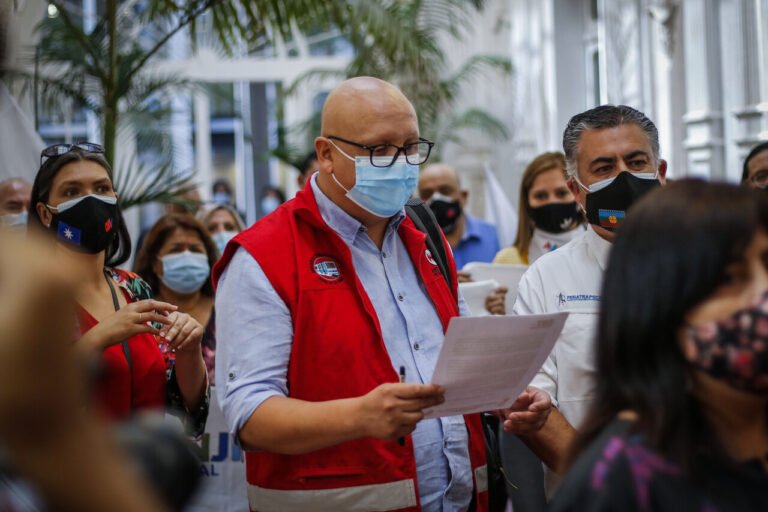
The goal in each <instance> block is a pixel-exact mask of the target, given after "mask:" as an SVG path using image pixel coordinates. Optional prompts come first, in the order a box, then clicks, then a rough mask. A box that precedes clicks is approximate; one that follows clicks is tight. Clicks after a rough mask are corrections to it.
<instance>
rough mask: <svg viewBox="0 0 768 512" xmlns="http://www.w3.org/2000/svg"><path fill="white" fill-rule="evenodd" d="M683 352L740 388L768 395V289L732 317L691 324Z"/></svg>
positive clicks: (700, 367) (701, 367) (703, 369)
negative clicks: (750, 304)
mask: <svg viewBox="0 0 768 512" xmlns="http://www.w3.org/2000/svg"><path fill="white" fill-rule="evenodd" d="M683 355H684V357H685V359H686V360H687V361H688V362H689V363H691V364H692V365H693V366H694V367H695V368H697V369H699V370H702V371H704V372H706V373H707V374H709V375H710V376H712V377H714V378H716V379H719V380H722V381H724V382H726V383H727V384H728V385H730V386H732V387H734V388H736V389H740V390H743V391H747V392H750V393H754V394H759V395H768V292H766V293H765V294H763V296H762V297H760V299H759V300H758V301H757V302H756V303H755V304H753V305H752V306H750V307H748V308H745V309H742V310H739V311H737V312H736V313H734V314H733V315H731V316H729V317H728V318H725V319H722V320H713V321H711V322H707V323H705V324H702V325H698V326H696V327H689V328H688V330H687V331H686V334H685V339H684V353H683Z"/></svg>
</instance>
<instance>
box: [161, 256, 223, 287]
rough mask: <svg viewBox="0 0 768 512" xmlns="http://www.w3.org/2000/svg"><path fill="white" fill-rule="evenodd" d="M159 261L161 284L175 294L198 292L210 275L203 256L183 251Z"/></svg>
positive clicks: (206, 260) (206, 258)
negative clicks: (161, 267)
mask: <svg viewBox="0 0 768 512" xmlns="http://www.w3.org/2000/svg"><path fill="white" fill-rule="evenodd" d="M160 261H162V262H163V277H162V278H161V279H162V281H163V284H164V285H165V286H167V287H168V288H170V289H171V290H173V291H174V292H176V293H182V294H186V293H194V292H196V291H198V290H199V289H200V288H202V287H203V285H204V284H205V280H206V279H208V276H209V275H210V274H211V267H210V266H209V265H208V256H206V255H205V254H201V253H197V252H190V251H184V252H180V253H175V254H166V255H165V256H163V257H162V258H160Z"/></svg>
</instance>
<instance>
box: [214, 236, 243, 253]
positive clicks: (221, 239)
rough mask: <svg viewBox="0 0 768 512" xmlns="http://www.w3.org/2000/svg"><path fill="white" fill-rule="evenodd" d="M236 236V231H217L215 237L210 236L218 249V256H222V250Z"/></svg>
mask: <svg viewBox="0 0 768 512" xmlns="http://www.w3.org/2000/svg"><path fill="white" fill-rule="evenodd" d="M236 236H237V231H219V232H218V233H216V234H215V235H212V236H211V238H213V241H214V242H216V247H217V248H218V249H219V254H224V249H226V248H227V244H228V243H229V241H230V240H232V239H233V238H235V237H236Z"/></svg>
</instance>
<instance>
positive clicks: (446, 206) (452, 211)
mask: <svg viewBox="0 0 768 512" xmlns="http://www.w3.org/2000/svg"><path fill="white" fill-rule="evenodd" d="M428 204H429V207H430V208H431V209H432V213H434V214H435V218H436V219H437V223H438V224H440V227H441V228H442V229H443V233H445V234H446V235H447V234H449V233H453V231H455V230H456V224H457V223H458V221H459V219H460V218H461V214H462V213H463V211H462V209H461V203H460V202H459V200H458V199H451V198H450V197H447V196H444V195H442V194H434V195H433V196H432V197H431V198H430V200H429V202H428Z"/></svg>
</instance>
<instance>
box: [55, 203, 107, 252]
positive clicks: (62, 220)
mask: <svg viewBox="0 0 768 512" xmlns="http://www.w3.org/2000/svg"><path fill="white" fill-rule="evenodd" d="M47 207H48V210H49V211H50V212H51V213H52V214H53V219H52V221H51V225H50V226H49V227H48V229H50V230H51V231H52V232H53V234H54V235H55V236H56V240H58V241H59V242H60V243H63V244H66V245H67V246H69V247H72V248H74V249H76V250H79V251H82V252H85V253H89V254H97V253H100V252H101V251H103V250H105V249H106V248H107V246H108V245H109V244H110V242H112V241H113V240H114V239H115V237H116V236H117V232H118V228H119V227H120V226H119V224H118V223H119V221H118V219H119V217H118V215H117V198H116V197H114V196H97V195H88V196H82V197H78V198H76V199H72V200H70V201H65V202H63V203H61V204H59V205H58V206H56V207H54V206H51V205H47Z"/></svg>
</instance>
